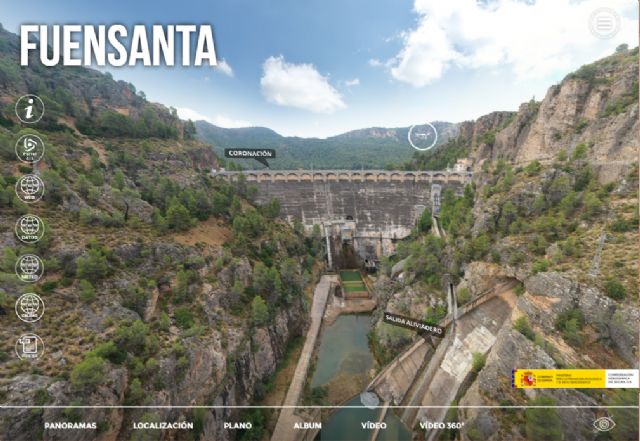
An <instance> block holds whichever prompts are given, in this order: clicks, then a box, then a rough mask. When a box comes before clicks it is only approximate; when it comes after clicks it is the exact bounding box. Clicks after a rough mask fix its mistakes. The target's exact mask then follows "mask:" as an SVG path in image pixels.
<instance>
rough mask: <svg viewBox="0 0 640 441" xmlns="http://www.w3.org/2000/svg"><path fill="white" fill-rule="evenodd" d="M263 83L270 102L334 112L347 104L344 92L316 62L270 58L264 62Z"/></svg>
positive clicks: (261, 82) (261, 84)
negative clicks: (330, 82) (343, 99)
mask: <svg viewBox="0 0 640 441" xmlns="http://www.w3.org/2000/svg"><path fill="white" fill-rule="evenodd" d="M262 71H263V72H262V78H260V86H261V88H262V94H263V95H264V97H265V98H266V99H267V101H269V102H272V103H274V104H278V105H280V106H287V107H296V108H298V109H304V110H309V111H311V112H315V113H333V112H335V111H336V110H339V109H343V108H345V107H346V105H345V103H344V102H343V101H342V96H341V95H340V93H339V92H338V91H337V90H336V89H335V88H334V87H333V86H332V85H331V84H329V79H328V78H327V77H326V76H323V75H321V74H320V73H319V72H318V71H317V70H316V68H315V67H314V66H313V65H312V64H293V63H287V62H286V61H285V59H284V57H282V56H279V57H269V58H267V59H266V60H265V62H264V64H263V65H262Z"/></svg>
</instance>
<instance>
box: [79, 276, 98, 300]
mask: <svg viewBox="0 0 640 441" xmlns="http://www.w3.org/2000/svg"><path fill="white" fill-rule="evenodd" d="M95 298H96V290H95V288H94V287H93V285H92V284H91V282H89V281H88V280H84V279H83V280H81V281H80V299H81V300H82V301H83V302H85V303H89V302H92V301H94V300H95Z"/></svg>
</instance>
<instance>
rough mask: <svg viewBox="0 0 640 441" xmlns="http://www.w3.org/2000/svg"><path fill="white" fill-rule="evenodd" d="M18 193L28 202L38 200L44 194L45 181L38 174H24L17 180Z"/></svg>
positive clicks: (19, 196) (21, 198) (23, 200)
mask: <svg viewBox="0 0 640 441" xmlns="http://www.w3.org/2000/svg"><path fill="white" fill-rule="evenodd" d="M16 195H18V198H19V199H20V200H21V201H22V202H26V203H27V204H30V203H33V202H38V201H39V200H40V199H41V198H42V196H43V195H44V182H42V179H40V178H39V177H38V176H36V175H24V176H22V177H21V178H20V179H18V182H16Z"/></svg>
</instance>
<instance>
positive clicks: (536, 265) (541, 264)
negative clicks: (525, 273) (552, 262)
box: [531, 259, 549, 274]
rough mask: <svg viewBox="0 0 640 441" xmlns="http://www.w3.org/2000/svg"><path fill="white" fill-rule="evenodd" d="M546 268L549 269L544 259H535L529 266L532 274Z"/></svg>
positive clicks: (547, 262)
mask: <svg viewBox="0 0 640 441" xmlns="http://www.w3.org/2000/svg"><path fill="white" fill-rule="evenodd" d="M547 269H549V261H548V260H546V259H540V260H536V261H535V262H533V265H532V266H531V271H532V272H533V274H537V273H542V272H545V271H546V270H547Z"/></svg>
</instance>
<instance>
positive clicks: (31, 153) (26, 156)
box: [16, 135, 44, 164]
mask: <svg viewBox="0 0 640 441" xmlns="http://www.w3.org/2000/svg"><path fill="white" fill-rule="evenodd" d="M16 156H17V157H18V159H20V160H21V161H22V162H26V163H28V164H35V163H36V162H38V161H39V160H41V159H42V157H43V156H44V142H42V139H40V137H39V136H36V135H23V136H21V137H20V139H18V142H16Z"/></svg>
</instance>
